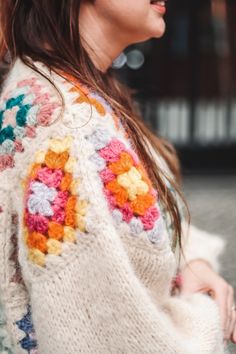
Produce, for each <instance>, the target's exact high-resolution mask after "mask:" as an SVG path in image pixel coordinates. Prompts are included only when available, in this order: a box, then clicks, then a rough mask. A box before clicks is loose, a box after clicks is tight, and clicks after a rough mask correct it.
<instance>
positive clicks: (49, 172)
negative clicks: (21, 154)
mask: <svg viewBox="0 0 236 354" xmlns="http://www.w3.org/2000/svg"><path fill="white" fill-rule="evenodd" d="M37 177H38V179H39V180H40V181H41V182H42V183H44V184H46V185H47V186H48V187H54V188H58V187H59V185H60V183H61V181H62V178H63V172H62V170H59V169H51V168H48V167H43V168H41V169H40V170H39V171H38V173H37Z"/></svg>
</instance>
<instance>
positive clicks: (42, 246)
mask: <svg viewBox="0 0 236 354" xmlns="http://www.w3.org/2000/svg"><path fill="white" fill-rule="evenodd" d="M27 245H28V247H29V248H37V249H38V250H40V251H41V252H43V253H47V238H46V237H45V236H44V235H42V234H40V233H39V232H32V233H31V234H29V235H28V236H27Z"/></svg>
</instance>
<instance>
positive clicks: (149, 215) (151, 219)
mask: <svg viewBox="0 0 236 354" xmlns="http://www.w3.org/2000/svg"><path fill="white" fill-rule="evenodd" d="M159 217H160V212H159V210H158V209H157V208H156V207H155V206H153V207H151V208H149V209H148V211H147V212H146V214H145V215H144V216H141V217H140V219H141V221H142V223H143V226H144V229H145V230H151V229H153V227H154V224H155V221H156V220H157V219H159Z"/></svg>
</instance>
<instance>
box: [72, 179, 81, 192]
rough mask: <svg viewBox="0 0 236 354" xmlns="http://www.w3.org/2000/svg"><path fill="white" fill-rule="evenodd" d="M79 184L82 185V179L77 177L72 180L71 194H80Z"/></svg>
mask: <svg viewBox="0 0 236 354" xmlns="http://www.w3.org/2000/svg"><path fill="white" fill-rule="evenodd" d="M79 185H80V179H75V180H73V181H72V182H71V185H70V192H71V194H73V195H77V194H78V188H79Z"/></svg>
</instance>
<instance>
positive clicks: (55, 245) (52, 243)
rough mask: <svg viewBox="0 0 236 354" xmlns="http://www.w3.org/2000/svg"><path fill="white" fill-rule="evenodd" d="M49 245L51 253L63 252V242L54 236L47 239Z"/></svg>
mask: <svg viewBox="0 0 236 354" xmlns="http://www.w3.org/2000/svg"><path fill="white" fill-rule="evenodd" d="M47 246H48V253H49V254H55V255H56V256H59V255H60V254H61V252H62V246H61V242H60V241H57V240H55V239H53V238H50V239H49V240H47Z"/></svg>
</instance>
